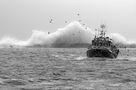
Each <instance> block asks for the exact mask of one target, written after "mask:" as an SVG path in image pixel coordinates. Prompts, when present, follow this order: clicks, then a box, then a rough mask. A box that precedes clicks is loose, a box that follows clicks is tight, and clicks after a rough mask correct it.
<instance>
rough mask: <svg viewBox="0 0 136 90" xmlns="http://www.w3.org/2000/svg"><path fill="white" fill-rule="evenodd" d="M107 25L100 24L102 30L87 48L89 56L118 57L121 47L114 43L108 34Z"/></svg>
mask: <svg viewBox="0 0 136 90" xmlns="http://www.w3.org/2000/svg"><path fill="white" fill-rule="evenodd" d="M105 27H106V26H105V25H104V24H102V25H101V26H100V30H98V33H97V34H95V37H94V39H93V40H92V44H90V45H89V47H88V50H87V52H86V53H87V57H101V58H117V56H118V53H119V49H118V48H117V46H116V45H115V44H114V43H113V40H112V39H111V38H110V37H108V36H106V31H105V30H104V29H105Z"/></svg>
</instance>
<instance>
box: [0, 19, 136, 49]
mask: <svg viewBox="0 0 136 90" xmlns="http://www.w3.org/2000/svg"><path fill="white" fill-rule="evenodd" d="M94 35H95V31H94V30H91V29H90V28H88V27H87V28H86V27H84V26H82V24H80V23H79V22H78V21H74V22H71V23H69V24H68V25H67V26H65V27H64V28H60V29H58V30H56V31H55V32H52V33H50V34H49V33H48V32H47V31H39V30H33V31H32V35H31V36H30V38H29V39H27V40H25V41H22V40H18V39H15V38H11V37H3V38H2V39H1V40H0V47H9V46H17V47H27V46H31V47H33V46H41V47H42V46H47V47H58V46H59V47H64V46H65V47H71V46H74V47H76V46H78V45H81V46H82V45H84V44H90V43H91V40H92V39H93V38H94ZM108 35H109V36H110V37H111V38H112V39H113V40H114V42H115V43H121V44H135V42H131V41H127V39H126V38H125V37H123V36H122V35H121V34H118V33H111V34H108ZM81 46H80V47H81Z"/></svg>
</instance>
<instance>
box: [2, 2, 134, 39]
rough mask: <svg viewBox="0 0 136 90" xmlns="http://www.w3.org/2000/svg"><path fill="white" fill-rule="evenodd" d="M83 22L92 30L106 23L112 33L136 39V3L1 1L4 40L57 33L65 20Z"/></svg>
mask: <svg viewBox="0 0 136 90" xmlns="http://www.w3.org/2000/svg"><path fill="white" fill-rule="evenodd" d="M77 13H80V16H77ZM50 18H53V20H54V22H53V23H52V24H50V23H49V21H50ZM79 19H82V20H83V23H86V24H87V26H89V27H90V28H91V29H94V28H96V27H98V25H99V24H101V23H105V24H107V25H108V29H109V30H108V31H109V32H117V33H121V34H122V35H123V36H125V37H126V38H128V39H131V40H135V39H136V35H135V34H136V0H0V38H1V37H3V36H5V35H7V36H11V37H16V38H19V39H22V40H26V39H28V38H29V37H30V36H31V34H32V30H35V29H36V30H42V31H44V30H45V31H51V32H54V31H56V30H57V28H61V27H64V26H65V25H66V24H65V23H64V22H65V20H66V21H68V22H71V21H75V20H79Z"/></svg>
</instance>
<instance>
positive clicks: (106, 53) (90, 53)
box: [87, 48, 118, 58]
mask: <svg viewBox="0 0 136 90" xmlns="http://www.w3.org/2000/svg"><path fill="white" fill-rule="evenodd" d="M117 55H118V54H117V53H115V52H112V51H110V50H108V49H98V48H97V49H89V50H87V57H101V58H117Z"/></svg>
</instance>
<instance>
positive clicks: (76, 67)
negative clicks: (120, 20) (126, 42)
mask: <svg viewBox="0 0 136 90" xmlns="http://www.w3.org/2000/svg"><path fill="white" fill-rule="evenodd" d="M120 50H121V53H120V55H119V57H118V58H117V59H106V58H87V57H86V49H80V48H20V49H19V48H18V49H17V48H16V49H15V48H7V49H0V90H130V89H136V49H120Z"/></svg>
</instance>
